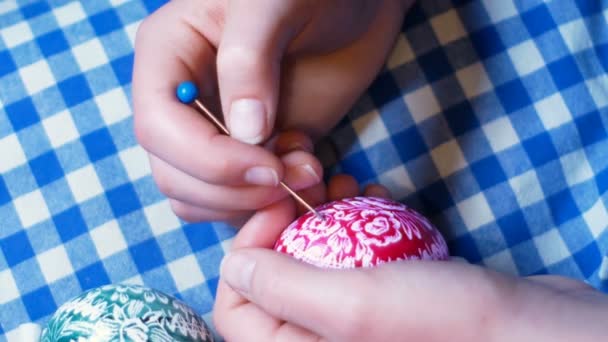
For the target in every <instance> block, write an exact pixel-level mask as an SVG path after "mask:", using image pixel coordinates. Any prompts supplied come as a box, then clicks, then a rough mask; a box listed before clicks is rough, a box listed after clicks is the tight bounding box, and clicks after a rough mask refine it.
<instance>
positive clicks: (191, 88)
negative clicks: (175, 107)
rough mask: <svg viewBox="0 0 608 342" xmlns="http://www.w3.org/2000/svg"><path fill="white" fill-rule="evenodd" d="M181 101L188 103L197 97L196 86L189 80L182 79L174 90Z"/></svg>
mask: <svg viewBox="0 0 608 342" xmlns="http://www.w3.org/2000/svg"><path fill="white" fill-rule="evenodd" d="M175 94H176V95H177V98H178V99H179V101H180V102H181V103H185V104H190V103H192V102H194V100H196V98H197V97H198V88H197V87H196V84H194V83H193V82H191V81H184V82H182V83H180V84H179V85H178V86H177V89H176V91H175Z"/></svg>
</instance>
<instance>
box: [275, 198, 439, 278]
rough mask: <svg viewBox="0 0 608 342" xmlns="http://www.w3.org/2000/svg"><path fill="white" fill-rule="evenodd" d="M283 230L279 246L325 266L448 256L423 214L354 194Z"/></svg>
mask: <svg viewBox="0 0 608 342" xmlns="http://www.w3.org/2000/svg"><path fill="white" fill-rule="evenodd" d="M317 211H318V212H319V213H320V214H321V215H322V216H323V219H321V218H319V217H317V216H315V215H314V214H313V213H307V214H305V215H303V216H301V217H300V218H298V219H297V220H296V221H294V222H293V223H292V224H291V225H289V227H287V228H286V229H285V231H283V233H282V234H281V236H280V237H279V239H278V240H277V243H276V244H275V247H274V249H275V250H277V251H279V252H282V253H285V254H288V255H291V256H293V257H295V258H296V259H299V260H302V261H304V262H307V263H310V264H313V265H315V266H319V267H325V268H354V267H370V266H375V265H379V264H382V263H385V262H390V261H395V260H414V259H428V260H446V259H448V258H449V254H448V248H447V244H446V242H445V240H444V239H443V236H442V235H441V233H439V231H438V230H437V228H435V227H434V226H433V225H432V224H431V223H430V222H429V221H428V220H427V219H426V218H425V217H424V216H422V215H420V214H419V213H418V212H416V211H415V210H413V209H411V208H409V207H407V206H405V205H403V204H401V203H399V202H395V201H391V200H387V199H383V198H376V197H353V198H347V199H343V200H339V201H334V202H330V203H326V204H324V205H322V206H320V207H319V208H317Z"/></svg>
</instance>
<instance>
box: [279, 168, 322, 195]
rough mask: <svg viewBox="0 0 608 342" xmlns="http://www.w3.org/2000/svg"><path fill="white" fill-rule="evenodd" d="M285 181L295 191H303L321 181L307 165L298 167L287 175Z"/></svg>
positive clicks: (315, 172)
mask: <svg viewBox="0 0 608 342" xmlns="http://www.w3.org/2000/svg"><path fill="white" fill-rule="evenodd" d="M285 181H286V182H287V183H288V184H289V185H290V186H292V187H294V188H295V189H298V190H300V189H305V188H308V187H310V186H313V185H316V184H318V183H319V182H320V181H321V176H320V175H319V174H318V173H317V171H315V169H314V168H313V167H312V166H310V165H309V164H305V165H298V166H296V167H295V168H293V169H292V170H291V172H288V173H287V177H286V179H285Z"/></svg>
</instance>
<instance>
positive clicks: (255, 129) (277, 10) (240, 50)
mask: <svg viewBox="0 0 608 342" xmlns="http://www.w3.org/2000/svg"><path fill="white" fill-rule="evenodd" d="M305 3H307V2H306V1H293V0H289V1H286V0H260V1H255V2H252V1H250V0H233V1H231V2H230V4H229V8H228V12H227V13H228V15H227V18H226V24H225V26H224V31H223V34H222V39H221V42H220V44H219V48H218V56H217V71H218V82H219V89H220V96H221V100H222V109H223V112H224V118H225V120H226V123H227V125H228V128H229V130H230V133H231V136H232V137H234V138H235V139H237V140H240V141H243V142H246V143H250V144H258V143H260V142H262V141H264V140H265V139H267V138H268V137H269V136H270V134H271V133H272V128H273V126H274V122H275V118H276V108H277V102H278V98H279V94H278V92H279V79H280V65H281V59H282V57H283V52H284V50H285V49H286V47H287V45H289V42H290V41H291V40H292V39H293V38H294V37H295V35H297V34H298V32H299V31H300V30H301V29H302V27H303V26H304V24H305V23H306V21H307V14H308V16H310V15H311V14H310V13H312V10H310V9H307V8H308V7H310V5H307V4H305Z"/></svg>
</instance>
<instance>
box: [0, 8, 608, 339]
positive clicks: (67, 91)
mask: <svg viewBox="0 0 608 342" xmlns="http://www.w3.org/2000/svg"><path fill="white" fill-rule="evenodd" d="M163 2H164V1H162V0H152V1H140V0H96V1H82V2H80V1H72V0H49V1H15V0H1V1H0V341H2V340H5V339H9V340H10V339H11V338H12V337H13V336H15V331H16V330H15V329H16V328H17V327H18V326H19V325H20V324H21V323H25V322H38V323H44V322H45V320H46V319H48V318H49V315H51V314H52V313H53V312H54V311H55V310H56V308H57V307H58V306H59V305H61V304H62V303H63V302H65V301H66V300H68V299H69V298H71V297H73V296H75V295H78V294H80V293H81V292H82V291H84V290H86V289H89V288H92V287H96V286H99V285H102V284H107V283H118V282H128V283H138V284H145V285H147V286H151V287H154V288H157V289H160V290H162V291H165V292H167V293H170V294H174V295H176V296H178V297H180V298H182V299H184V300H185V301H186V302H188V303H189V304H190V305H192V306H193V307H194V308H195V309H196V310H197V311H198V312H199V313H201V314H202V315H203V316H204V317H206V318H209V315H210V312H211V309H212V304H213V298H214V294H215V289H216V286H217V282H218V265H219V262H220V260H221V258H222V257H223V255H224V252H225V250H226V248H228V245H229V243H230V240H231V237H232V236H233V234H234V232H233V230H232V229H231V228H230V227H227V226H225V225H222V224H185V223H184V222H181V221H180V220H178V219H177V218H176V217H175V216H174V215H173V214H172V213H171V210H170V207H169V204H168V201H167V200H166V198H164V197H163V196H162V195H161V194H160V192H159V191H158V190H157V188H156V186H155V184H154V182H153V180H152V177H151V175H150V168H149V165H148V161H147V157H146V155H145V153H144V152H143V150H142V149H141V148H140V147H139V146H138V145H137V142H136V140H135V138H134V134H133V120H132V110H131V106H130V87H131V85H130V82H131V69H132V63H133V39H134V35H135V32H136V29H137V26H138V24H139V23H140V22H141V20H142V19H143V18H145V17H146V16H147V15H148V14H149V13H150V12H151V11H153V10H154V9H156V8H157V7H159V6H160V5H162V3H163ZM607 132H608V2H607V1H605V0H554V1H541V0H525V1H523V0H474V1H470V0H469V1H466V0H452V1H448V0H437V1H420V2H418V3H417V4H416V5H415V6H414V7H413V8H412V10H411V12H410V13H409V14H408V15H407V17H406V20H405V23H404V25H403V29H402V32H401V34H400V35H399V37H398V39H397V41H396V45H395V49H394V51H393V53H392V54H391V56H390V57H389V59H388V61H387V63H386V66H385V68H384V69H383V71H382V72H381V73H380V74H379V75H378V77H377V79H376V81H375V82H374V84H373V85H372V86H371V87H370V89H369V91H368V92H367V93H366V94H365V95H364V96H363V97H362V98H361V100H360V101H359V102H358V103H357V105H356V106H355V108H353V110H352V112H351V113H350V114H349V116H348V117H346V118H345V119H344V120H343V121H342V122H341V123H340V124H339V126H338V127H336V129H335V130H334V131H333V132H332V135H331V136H330V137H328V139H326V140H325V141H323V142H322V143H321V144H320V145H319V155H320V156H321V157H322V159H323V160H324V162H325V164H326V165H327V169H328V174H331V173H334V172H348V173H351V174H353V175H354V176H355V177H356V178H357V179H358V180H359V181H360V182H361V183H362V184H366V183H369V182H380V183H382V184H385V185H387V186H388V187H390V188H391V190H392V191H393V193H394V195H395V196H396V197H397V198H398V199H399V200H401V201H403V202H404V203H406V204H408V205H410V206H412V207H414V208H416V209H418V210H419V211H421V212H422V213H424V214H425V215H427V216H428V217H429V218H430V219H431V220H432V221H433V222H434V223H435V224H436V225H437V226H438V227H439V228H440V229H441V230H442V232H443V233H444V235H445V236H446V238H447V239H448V241H449V245H450V251H451V254H452V255H457V256H462V257H464V258H466V259H467V260H468V261H470V262H472V263H478V264H482V265H486V266H487V267H491V268H494V269H497V270H500V271H502V272H506V273H511V274H517V275H531V274H545V273H552V274H560V275H566V276H570V277H573V278H576V279H580V280H584V281H586V282H588V283H589V284H591V285H593V286H594V287H596V288H598V289H601V290H603V291H606V292H608V209H607V207H608V133H607Z"/></svg>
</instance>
